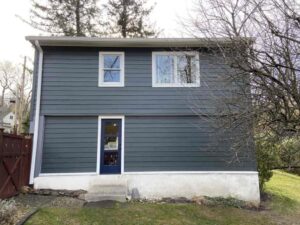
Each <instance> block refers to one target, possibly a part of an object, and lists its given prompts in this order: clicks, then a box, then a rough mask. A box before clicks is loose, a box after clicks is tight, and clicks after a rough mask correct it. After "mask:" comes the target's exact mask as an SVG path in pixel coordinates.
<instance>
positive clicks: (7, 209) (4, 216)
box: [0, 200, 17, 225]
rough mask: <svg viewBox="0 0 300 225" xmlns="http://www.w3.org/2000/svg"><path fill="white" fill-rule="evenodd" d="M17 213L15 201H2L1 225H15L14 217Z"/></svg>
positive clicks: (0, 204) (0, 205)
mask: <svg viewBox="0 0 300 225" xmlns="http://www.w3.org/2000/svg"><path fill="white" fill-rule="evenodd" d="M16 212H17V207H16V203H15V201H14V200H0V225H9V224H14V215H15V214H16Z"/></svg>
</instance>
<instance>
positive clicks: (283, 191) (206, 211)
mask: <svg viewBox="0 0 300 225" xmlns="http://www.w3.org/2000/svg"><path fill="white" fill-rule="evenodd" d="M266 189H267V192H268V193H270V194H271V195H272V196H273V197H272V200H270V201H269V202H268V203H267V207H269V209H268V210H264V211H255V210H246V209H238V208H233V207H225V206H224V207H221V206H214V207H213V206H203V205H196V204H191V203H190V204H167V203H164V204H162V203H156V204H155V203H128V204H116V205H114V206H113V207H112V208H76V209H69V208H43V209H41V210H40V211H39V212H38V213H37V214H35V215H34V216H33V217H32V218H31V219H30V220H29V221H28V222H27V223H26V225H41V224H47V225H52V224H62V225H63V224H70V225H73V224H74V225H75V224H95V225H96V224H103V225H105V224H109V225H114V224H123V225H126V224H168V225H175V224H178V225H179V224H180V225H181V224H201V225H202V224H203V225H238V224H239V225H248V224H249V225H260V224H263V225H268V224H270V225H271V224H277V222H278V221H281V222H283V223H281V224H298V223H297V222H298V221H300V210H299V209H300V177H299V176H296V175H290V174H288V173H285V172H280V171H275V172H274V176H273V178H272V179H271V181H270V182H268V184H267V186H266ZM298 216H299V217H298ZM298 218H299V220H298Z"/></svg>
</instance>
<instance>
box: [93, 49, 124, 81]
mask: <svg viewBox="0 0 300 225" xmlns="http://www.w3.org/2000/svg"><path fill="white" fill-rule="evenodd" d="M105 55H119V56H120V81H119V82H104V73H103V70H104V69H105V68H104V56H105ZM98 64H99V65H98V66H99V71H98V87H124V84H125V53H124V52H99V61H98Z"/></svg>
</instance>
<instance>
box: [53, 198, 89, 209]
mask: <svg viewBox="0 0 300 225" xmlns="http://www.w3.org/2000/svg"><path fill="white" fill-rule="evenodd" d="M84 204H85V201H83V200H80V199H77V198H70V197H57V198H55V199H54V200H53V201H52V202H51V203H50V204H49V206H50V207H64V208H81V207H83V205H84Z"/></svg>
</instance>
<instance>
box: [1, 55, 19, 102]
mask: <svg viewBox="0 0 300 225" xmlns="http://www.w3.org/2000/svg"><path fill="white" fill-rule="evenodd" d="M17 73H18V70H17V68H16V67H15V66H14V65H13V64H12V63H11V62H8V61H5V62H1V63H0V85H1V89H2V90H1V92H2V94H1V106H2V107H3V106H4V101H5V96H6V94H7V91H8V90H10V88H11V86H12V85H13V82H14V77H15V76H16V75H17Z"/></svg>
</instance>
